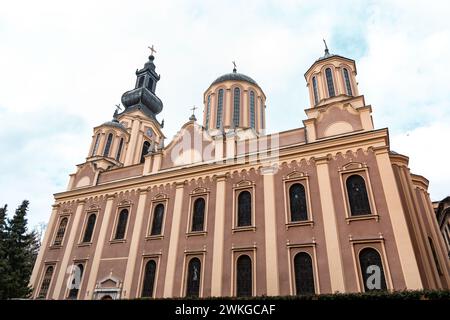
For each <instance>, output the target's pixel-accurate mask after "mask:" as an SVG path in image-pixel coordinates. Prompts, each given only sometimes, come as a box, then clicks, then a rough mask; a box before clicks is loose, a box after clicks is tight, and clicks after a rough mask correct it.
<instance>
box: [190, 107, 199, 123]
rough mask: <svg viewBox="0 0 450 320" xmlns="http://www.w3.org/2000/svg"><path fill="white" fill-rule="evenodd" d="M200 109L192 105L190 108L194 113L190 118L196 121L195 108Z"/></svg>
mask: <svg viewBox="0 0 450 320" xmlns="http://www.w3.org/2000/svg"><path fill="white" fill-rule="evenodd" d="M196 109H198V108H197V107H196V106H192V107H191V108H190V109H189V110H192V115H191V116H190V117H189V120H193V121H196V120H197V118H196V117H195V110H196Z"/></svg>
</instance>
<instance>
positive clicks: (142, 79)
mask: <svg viewBox="0 0 450 320" xmlns="http://www.w3.org/2000/svg"><path fill="white" fill-rule="evenodd" d="M144 80H145V77H144V76H141V77H139V79H138V85H137V87H138V88H140V87H142V86H143V85H144Z"/></svg>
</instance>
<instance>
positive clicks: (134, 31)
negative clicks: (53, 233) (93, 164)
mask: <svg viewBox="0 0 450 320" xmlns="http://www.w3.org/2000/svg"><path fill="white" fill-rule="evenodd" d="M1 2H2V3H1V5H0V6H1V10H0V121H1V124H0V146H1V151H2V152H1V157H0V205H2V204H4V203H8V204H9V208H10V210H9V213H10V214H11V213H12V212H13V210H14V209H15V207H17V205H18V204H19V203H20V202H21V200H22V199H28V200H30V202H31V206H30V214H29V221H30V224H31V225H32V226H35V225H37V224H38V223H40V222H47V220H48V218H49V216H50V212H51V204H52V203H53V196H52V195H53V193H55V192H60V191H63V190H65V188H66V186H67V182H68V177H69V174H70V173H73V172H75V170H76V167H75V165H76V164H79V163H82V162H83V161H84V160H85V157H86V156H87V152H88V149H89V146H90V143H91V135H92V128H93V127H94V126H96V125H99V124H101V123H103V122H105V121H107V120H110V119H111V118H112V114H113V112H114V105H115V104H117V103H120V98H121V96H122V94H123V92H125V91H127V90H129V89H131V88H133V87H134V82H135V74H134V72H135V70H136V69H137V68H141V67H142V66H143V64H144V63H145V62H146V60H147V57H148V55H149V50H148V49H147V47H148V46H149V45H152V44H154V45H155V48H156V50H157V53H156V54H155V56H156V59H155V64H156V67H157V72H158V73H160V74H161V80H160V82H159V83H158V85H157V89H156V93H157V95H158V96H159V97H160V98H161V99H162V101H163V103H164V110H163V112H162V113H161V114H160V115H159V116H158V118H159V120H161V119H163V118H164V119H165V128H164V133H165V135H166V136H167V137H168V140H167V141H166V145H167V144H168V142H170V140H171V139H172V137H173V136H174V135H175V133H176V132H177V130H178V129H179V128H180V127H181V126H182V125H183V124H184V123H185V122H186V121H187V120H188V117H189V115H190V111H189V107H190V106H192V105H194V104H195V105H197V106H202V95H203V92H204V90H205V89H207V87H208V86H209V84H210V83H211V82H212V81H213V80H214V79H215V78H217V77H218V76H220V75H222V74H224V73H228V72H231V70H232V67H233V66H232V63H231V61H233V60H235V61H236V62H237V66H238V71H239V72H242V73H244V74H247V75H249V76H251V77H252V78H254V79H255V80H256V81H257V82H258V83H259V84H260V86H261V87H262V89H263V90H264V91H265V93H266V96H267V116H266V117H267V127H268V130H269V132H276V131H282V130H287V129H292V128H296V127H300V126H302V120H303V119H305V118H306V116H305V114H304V111H303V110H304V109H305V108H307V107H308V101H309V100H308V96H307V91H306V84H305V80H304V77H303V74H304V72H305V71H306V70H307V69H308V68H309V66H310V65H311V64H312V63H313V62H314V61H315V60H316V59H317V58H318V57H319V56H321V55H322V54H323V43H322V38H325V39H327V42H328V45H329V47H330V51H331V53H336V54H340V55H343V56H346V57H349V58H352V59H355V60H356V64H357V69H358V76H357V79H358V82H359V91H360V93H361V94H364V95H365V99H366V103H367V104H370V105H372V108H373V118H374V122H375V126H376V128H384V127H388V128H389V130H390V134H391V137H390V142H391V146H392V149H393V150H395V151H397V152H400V153H403V154H406V155H408V156H410V167H411V170H412V172H414V173H417V174H421V175H424V176H425V177H427V178H428V179H429V180H430V189H429V191H430V193H431V197H432V199H433V200H440V199H442V198H444V197H445V196H446V195H449V194H450V189H449V186H450V166H449V165H448V159H449V157H450V151H449V147H448V139H449V137H450V106H449V102H450V85H449V75H448V73H449V71H450V62H449V58H450V22H449V17H450V2H449V1H411V0H408V1H406V0H405V1H361V0H358V1H342V0H341V1H335V2H334V3H333V2H331V1H296V0H286V1H281V0H273V1H111V0H108V1H95V3H94V1H72V2H69V1H44V0H40V1H17V0H15V1H8V2H6V1H5V2H3V0H1ZM198 114H201V112H199V113H198Z"/></svg>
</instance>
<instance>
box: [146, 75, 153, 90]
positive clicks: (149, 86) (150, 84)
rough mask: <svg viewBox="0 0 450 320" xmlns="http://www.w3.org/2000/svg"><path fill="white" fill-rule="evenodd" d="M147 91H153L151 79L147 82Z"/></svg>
mask: <svg viewBox="0 0 450 320" xmlns="http://www.w3.org/2000/svg"><path fill="white" fill-rule="evenodd" d="M147 89H148V90H150V91H153V79H151V78H149V79H148V82H147Z"/></svg>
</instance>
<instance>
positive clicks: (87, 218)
mask: <svg viewBox="0 0 450 320" xmlns="http://www.w3.org/2000/svg"><path fill="white" fill-rule="evenodd" d="M91 214H95V224H94V228H93V229H92V236H91V241H89V242H83V240H84V234H85V233H86V228H87V223H88V220H89V217H90V216H91ZM99 214H100V209H99V208H98V209H90V210H87V211H86V213H85V215H84V220H83V227H82V228H81V232H80V238H79V239H78V247H84V246H90V245H92V243H93V238H94V236H95V228H96V227H97V223H98V216H99Z"/></svg>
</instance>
